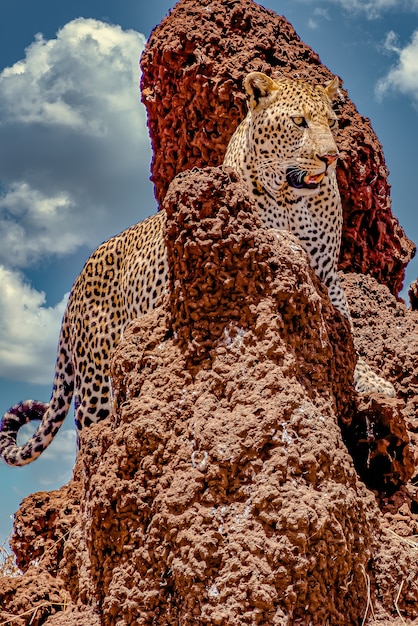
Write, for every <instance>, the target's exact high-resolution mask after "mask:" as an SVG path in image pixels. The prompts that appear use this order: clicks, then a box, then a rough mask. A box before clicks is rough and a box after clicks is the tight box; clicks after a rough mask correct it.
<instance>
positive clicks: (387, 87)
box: [376, 30, 418, 106]
mask: <svg viewBox="0 0 418 626" xmlns="http://www.w3.org/2000/svg"><path fill="white" fill-rule="evenodd" d="M385 48H386V49H387V50H389V51H390V52H393V53H395V54H396V55H397V56H398V61H397V63H396V65H395V66H394V67H392V68H391V69H390V70H389V72H388V73H387V74H386V76H384V77H383V78H382V79H380V80H379V82H378V83H377V85H376V94H377V96H378V98H382V97H383V96H384V95H385V94H386V93H387V92H389V91H392V92H400V93H402V94H406V95H409V96H411V97H412V99H413V100H414V103H415V105H416V106H418V30H416V31H415V32H414V33H413V35H412V39H411V41H410V43H408V44H407V45H406V46H405V47H404V48H400V47H399V45H398V39H397V36H396V34H395V33H394V32H393V31H391V32H389V33H388V35H387V37H386V42H385Z"/></svg>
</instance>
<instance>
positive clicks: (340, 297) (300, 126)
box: [0, 72, 395, 466]
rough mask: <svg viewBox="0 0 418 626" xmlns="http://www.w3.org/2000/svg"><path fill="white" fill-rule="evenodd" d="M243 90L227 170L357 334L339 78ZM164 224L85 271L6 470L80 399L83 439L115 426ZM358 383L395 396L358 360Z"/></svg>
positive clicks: (268, 81) (13, 418)
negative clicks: (345, 226)
mask: <svg viewBox="0 0 418 626" xmlns="http://www.w3.org/2000/svg"><path fill="white" fill-rule="evenodd" d="M244 88H245V91H246V94H247V98H248V113H247V116H246V117H245V119H244V120H243V121H242V122H241V123H240V124H239V125H238V127H237V128H236V130H235V132H234V133H233V134H232V137H231V139H230V141H229V144H228V147H227V150H226V153H225V158H224V162H223V165H224V167H228V168H232V170H234V171H235V172H236V174H237V175H238V176H239V178H241V179H242V180H243V181H244V182H245V183H246V185H247V188H248V190H249V193H250V195H251V196H252V198H253V200H254V202H255V205H256V209H257V212H258V213H259V215H260V217H261V220H262V222H263V224H264V226H265V227H266V228H267V229H274V230H276V231H290V232H291V233H293V234H294V235H296V237H297V238H298V240H299V241H300V243H301V246H302V248H303V249H304V250H305V252H306V254H307V256H308V258H309V261H310V264H311V266H312V268H313V270H314V271H315V273H316V275H317V276H318V277H319V279H320V281H322V283H323V284H324V285H325V286H326V287H327V289H328V294H329V298H330V300H331V303H332V304H333V305H334V307H335V308H336V309H337V310H338V311H339V312H340V313H341V315H342V316H343V317H344V318H345V319H347V320H348V322H349V324H350V326H351V329H352V332H354V329H353V322H352V319H351V315H350V311H349V307H348V303H347V299H346V296H345V294H344V291H343V288H342V285H341V283H340V279H339V276H338V272H337V264H338V256H339V252H340V246H341V235H342V221H343V217H342V206H341V199H340V194H339V190H338V184H337V177H336V165H337V161H338V158H339V152H338V148H337V143H336V133H337V128H338V118H337V114H336V112H335V107H334V101H335V100H336V99H338V98H339V93H340V85H339V78H338V77H334V78H333V79H332V80H331V81H328V82H327V83H326V84H324V85H322V84H313V83H312V82H310V81H308V80H305V79H300V78H289V77H279V78H275V79H273V78H271V77H269V76H267V75H266V74H264V73H262V72H250V73H249V74H248V75H247V76H246V77H245V79H244ZM165 222H166V217H165V213H164V210H160V211H158V212H157V213H156V214H154V215H152V216H150V217H149V218H147V219H146V220H145V221H143V222H140V223H138V224H135V225H134V226H132V227H130V228H128V229H127V230H125V231H123V232H122V233H120V234H119V235H116V236H115V237H112V238H111V239H109V240H108V241H106V242H104V243H103V244H101V245H100V246H99V247H98V248H97V250H95V251H94V252H93V254H92V255H91V257H90V258H89V259H88V260H87V262H86V264H85V266H84V268H83V269H82V271H81V273H80V274H79V276H78V277H77V278H76V280H75V282H74V285H73V288H72V290H71V293H70V296H69V300H68V304H67V308H66V310H65V313H64V316H63V320H62V325H61V331H60V337H59V342H58V353H57V360H56V368H55V376H54V383H53V390H52V394H51V399H50V402H49V403H44V402H38V401H33V400H27V401H24V402H20V403H18V404H16V405H14V406H13V407H11V408H10V409H9V410H8V411H7V412H6V413H5V415H4V417H3V420H2V423H1V426H0V454H1V456H2V457H3V459H4V461H6V463H8V464H9V465H14V466H21V465H26V464H27V463H31V462H32V461H34V460H35V459H36V458H38V457H39V456H40V455H41V454H42V452H43V451H44V450H45V449H46V448H47V446H48V445H49V444H50V443H51V441H52V440H53V439H54V437H55V435H56V433H57V432H58V430H59V428H60V426H61V425H62V423H63V421H64V419H65V417H66V415H67V413H68V411H69V408H70V405H71V401H72V397H73V396H74V412H75V423H76V429H77V431H78V432H80V431H81V430H82V429H84V428H86V427H88V426H90V425H91V424H93V423H97V422H100V421H102V420H105V419H106V418H108V417H109V416H110V414H111V411H112V389H111V382H110V358H111V355H112V353H113V351H114V349H115V347H116V346H117V345H118V344H119V342H120V340H121V337H122V335H123V331H124V329H125V327H126V326H127V324H128V323H129V322H130V321H131V320H133V319H135V318H136V317H139V316H141V315H144V314H146V313H147V312H149V311H151V310H152V309H153V308H154V307H155V306H156V303H157V302H158V301H159V300H160V299H161V297H162V296H163V295H164V294H165V293H166V290H167V281H168V264H167V254H166V248H165V239H164V228H165ZM353 384H354V387H355V389H356V391H357V392H358V393H363V394H364V393H379V394H383V395H386V396H389V397H393V396H394V395H395V390H394V387H393V385H392V384H391V383H390V382H388V381H386V380H384V379H383V378H381V377H380V376H378V375H377V374H376V373H375V372H373V371H372V369H371V368H370V366H369V365H368V364H367V363H366V362H365V361H363V360H362V359H361V358H360V357H357V364H356V368H355V372H354V380H353ZM32 420H40V424H39V426H38V428H37V429H36V431H35V432H34V434H33V435H32V436H31V437H30V438H29V440H28V441H27V442H26V443H24V444H23V445H18V444H17V434H18V431H19V429H20V428H21V427H22V426H23V425H24V424H25V423H27V422H29V421H32Z"/></svg>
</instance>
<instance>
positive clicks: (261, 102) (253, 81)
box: [244, 72, 279, 109]
mask: <svg viewBox="0 0 418 626" xmlns="http://www.w3.org/2000/svg"><path fill="white" fill-rule="evenodd" d="M244 87H245V91H246V92H247V94H248V95H249V96H250V107H251V108H252V109H256V108H257V107H260V108H262V109H264V108H265V107H267V106H268V105H269V104H271V102H273V101H274V100H275V98H276V96H277V90H278V89H279V87H278V85H277V83H275V82H274V80H273V79H271V78H270V77H269V76H267V75H266V74H263V73H262V72H251V73H250V74H248V75H247V76H246V77H245V80H244Z"/></svg>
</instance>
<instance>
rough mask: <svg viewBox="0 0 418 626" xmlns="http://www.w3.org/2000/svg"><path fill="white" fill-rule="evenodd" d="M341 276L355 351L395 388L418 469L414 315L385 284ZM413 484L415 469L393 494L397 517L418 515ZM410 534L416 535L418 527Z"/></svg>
mask: <svg viewBox="0 0 418 626" xmlns="http://www.w3.org/2000/svg"><path fill="white" fill-rule="evenodd" d="M340 278H341V280H342V284H343V287H344V290H345V292H346V294H347V298H348V301H349V305H350V309H351V313H352V317H353V322H354V326H355V331H356V347H357V349H358V350H359V352H360V354H361V355H363V356H364V357H365V358H366V359H367V361H368V362H369V363H370V364H371V365H372V367H374V368H375V369H376V371H380V372H381V373H382V375H384V376H387V377H388V378H389V379H390V380H391V381H392V383H393V384H394V385H395V388H396V393H397V397H398V398H399V399H400V400H401V401H402V402H403V407H402V409H401V415H402V416H403V418H404V423H405V424H406V426H407V429H408V434H409V438H410V440H411V444H412V449H413V450H414V451H415V460H414V465H415V466H416V467H417V468H418V371H417V364H418V311H412V310H411V309H407V308H406V307H405V305H404V304H403V303H401V302H397V301H396V299H395V298H394V297H393V296H392V294H391V293H390V292H389V290H388V289H387V288H386V287H385V286H384V285H379V284H378V283H377V282H376V281H375V280H373V279H372V278H371V277H369V276H361V275H359V274H348V275H344V274H340ZM392 402H393V401H392ZM416 484H418V470H416V471H415V472H414V476H413V477H412V478H411V480H410V481H409V482H408V484H407V487H406V488H405V489H403V490H402V493H401V495H400V494H398V495H397V496H395V500H396V502H397V507H398V508H402V512H401V513H398V514H399V515H400V519H402V518H403V517H404V516H405V515H406V516H407V518H408V517H409V514H410V512H411V511H412V512H413V513H418V491H417V487H416ZM404 498H405V505H403V504H402V500H403V499H404ZM405 506H406V508H405ZM411 534H418V527H416V526H415V527H414V528H413V529H412V532H411Z"/></svg>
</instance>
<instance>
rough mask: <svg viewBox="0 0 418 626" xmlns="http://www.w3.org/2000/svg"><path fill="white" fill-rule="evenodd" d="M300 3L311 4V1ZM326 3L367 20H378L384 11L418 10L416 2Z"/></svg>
mask: <svg viewBox="0 0 418 626" xmlns="http://www.w3.org/2000/svg"><path fill="white" fill-rule="evenodd" d="M302 1H305V2H306V1H308V2H309V3H312V2H313V0H302ZM328 2H332V3H333V4H338V5H341V7H342V8H343V9H344V10H345V11H347V12H348V13H350V12H355V13H363V14H364V15H365V16H366V17H367V18H368V19H376V18H379V17H380V16H381V15H382V14H383V13H384V12H385V11H388V10H391V9H396V10H405V11H417V10H418V0H365V1H363V0H328ZM313 23H315V20H313Z"/></svg>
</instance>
